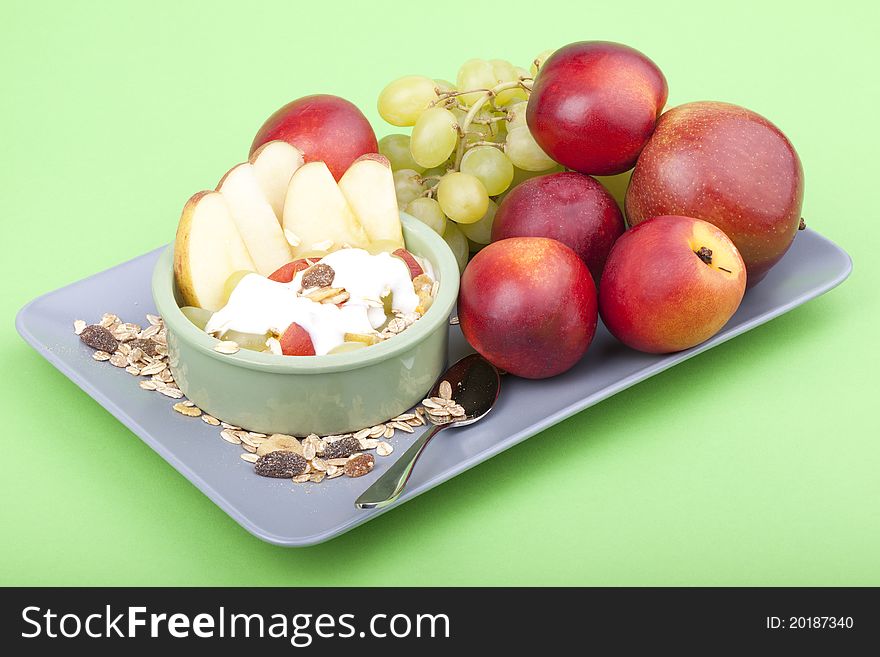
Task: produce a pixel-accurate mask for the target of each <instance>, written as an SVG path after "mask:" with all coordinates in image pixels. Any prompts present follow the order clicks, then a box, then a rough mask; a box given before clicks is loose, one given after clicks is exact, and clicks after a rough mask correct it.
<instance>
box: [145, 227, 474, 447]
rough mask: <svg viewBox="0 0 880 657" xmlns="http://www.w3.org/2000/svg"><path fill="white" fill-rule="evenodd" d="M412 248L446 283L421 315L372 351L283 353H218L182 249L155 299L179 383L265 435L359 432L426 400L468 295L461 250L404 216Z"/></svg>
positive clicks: (201, 402) (167, 264) (208, 407)
mask: <svg viewBox="0 0 880 657" xmlns="http://www.w3.org/2000/svg"><path fill="white" fill-rule="evenodd" d="M401 220H402V222H403V235H404V240H405V241H406V247H407V249H409V250H410V251H412V252H413V253H415V254H417V255H419V256H422V257H423V258H426V259H427V260H428V261H430V262H431V264H432V266H433V267H434V273H435V275H436V276H437V278H438V279H439V281H440V290H439V292H438V294H437V298H436V299H435V300H434V304H433V305H432V306H431V308H430V309H429V310H428V312H427V313H425V315H424V317H422V318H421V319H420V320H419V321H417V322H416V323H415V324H413V325H412V326H411V327H410V328H408V329H407V330H406V331H404V332H403V333H401V334H400V335H397V336H395V337H394V338H392V339H390V340H387V341H385V342H382V343H380V344H377V345H373V346H371V347H367V348H366V349H361V350H359V351H355V352H351V353H343V354H329V355H326V356H276V355H274V354H266V353H258V352H255V351H247V350H244V349H243V350H241V351H239V352H238V353H236V354H233V355H223V354H218V353H217V352H215V351H214V350H213V347H214V345H215V344H217V340H215V339H214V338H212V337H211V336H209V335H207V334H206V333H204V332H203V331H200V330H199V329H198V328H196V326H194V325H193V324H192V323H191V322H190V321H189V320H188V319H187V318H186V316H185V315H184V314H183V313H182V312H181V311H180V306H179V296H178V293H177V290H176V286H175V284H174V274H173V270H172V265H173V261H174V247H173V246H169V247H168V249H166V251H165V252H164V253H163V254H162V256H161V257H160V258H159V262H158V263H157V265H156V268H155V270H154V272H153V299H154V300H155V302H156V308H157V309H158V311H159V314H160V315H161V316H162V317H163V318H164V319H165V324H166V326H167V327H168V353H169V362H170V365H171V371H172V373H173V374H174V380H175V381H176V382H177V384H178V385H179V386H180V389H181V390H182V391H183V392H184V394H186V396H187V397H188V398H189V399H191V400H192V401H193V402H194V403H195V404H196V405H197V406H199V408H201V409H203V410H204V411H205V412H207V413H210V414H211V415H213V416H214V417H217V418H220V419H222V420H224V421H226V422H229V423H231V424H236V425H238V426H241V427H244V428H246V429H250V430H252V431H259V432H262V433H287V434H293V435H298V436H303V435H307V434H310V433H316V434H318V435H330V434H337V433H345V432H349V431H356V430H358V429H362V428H363V427H369V426H372V425H375V424H379V423H380V422H384V421H386V420H388V419H389V418H392V417H394V416H396V415H399V414H400V413H403V412H405V411H406V410H407V409H409V408H411V407H412V406H413V405H415V404H416V403H418V402H419V401H420V400H421V399H422V398H423V395H424V394H425V392H426V391H428V390H430V388H431V386H432V385H433V384H434V382H435V381H436V379H437V377H439V376H440V374H441V373H442V372H443V368H444V366H445V364H446V349H447V340H448V320H449V314H450V313H451V312H452V308H453V306H454V305H455V300H456V298H457V296H458V284H459V274H458V265H457V264H456V261H455V256H454V255H453V254H452V251H451V250H450V249H449V247H448V246H447V244H446V242H445V241H443V238H442V237H440V236H439V235H437V233H435V232H434V231H433V230H431V229H430V228H429V227H428V226H426V225H425V224H423V223H422V222H420V221H418V220H417V219H414V218H413V217H410V216H409V215H406V214H403V213H401Z"/></svg>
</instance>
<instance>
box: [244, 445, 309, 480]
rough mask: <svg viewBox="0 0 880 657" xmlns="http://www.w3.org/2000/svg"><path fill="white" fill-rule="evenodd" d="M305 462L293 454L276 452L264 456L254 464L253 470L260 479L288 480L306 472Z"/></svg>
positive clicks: (306, 463)
mask: <svg viewBox="0 0 880 657" xmlns="http://www.w3.org/2000/svg"><path fill="white" fill-rule="evenodd" d="M307 465H308V461H306V460H305V459H304V458H303V457H302V456H300V455H299V454H295V453H294V452H284V451H276V452H269V453H268V454H264V455H263V456H261V457H260V458H259V459H257V462H256V463H255V464H254V470H255V471H256V473H257V474H258V475H260V476H261V477H275V478H279V479H280V478H283V479H290V478H291V477H295V476H297V475H301V474H302V473H303V472H305V471H306V466H307Z"/></svg>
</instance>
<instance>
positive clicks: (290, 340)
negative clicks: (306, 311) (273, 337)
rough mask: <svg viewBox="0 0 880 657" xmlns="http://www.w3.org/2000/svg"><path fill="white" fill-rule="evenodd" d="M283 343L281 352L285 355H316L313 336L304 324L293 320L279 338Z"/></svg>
mask: <svg viewBox="0 0 880 657" xmlns="http://www.w3.org/2000/svg"><path fill="white" fill-rule="evenodd" d="M278 342H279V343H281V353H282V354H284V355H285V356H314V355H315V345H314V344H313V343H312V337H311V336H310V335H309V332H308V331H306V330H305V329H304V328H303V327H302V326H300V325H299V324H297V323H296V322H293V323H292V324H291V325H290V326H288V327H287V329H286V330H285V331H284V333H283V334H282V335H281V338H280V339H279V340H278Z"/></svg>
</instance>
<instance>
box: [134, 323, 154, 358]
mask: <svg viewBox="0 0 880 657" xmlns="http://www.w3.org/2000/svg"><path fill="white" fill-rule="evenodd" d="M152 328H154V329H156V332H157V333H158V330H159V327H158V326H156V325H155V324H154V325H153V326H152ZM148 330H149V329H148ZM153 335H155V333H154V334H153ZM129 345H131V348H132V349H140V350H141V351H143V352H144V354H146V355H147V356H150V357H153V356H155V355H156V347H157V346H158V345H157V344H156V343H155V342H153V341H152V340H149V339H148V340H140V339H138V340H132V341H131V342H129Z"/></svg>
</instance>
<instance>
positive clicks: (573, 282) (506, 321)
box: [458, 237, 597, 379]
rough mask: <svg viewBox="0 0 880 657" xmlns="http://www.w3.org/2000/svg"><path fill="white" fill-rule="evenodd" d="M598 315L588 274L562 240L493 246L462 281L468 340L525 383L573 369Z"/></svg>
mask: <svg viewBox="0 0 880 657" xmlns="http://www.w3.org/2000/svg"><path fill="white" fill-rule="evenodd" d="M596 312H597V311H596V287H595V285H594V284H593V278H592V277H591V276H590V270H589V269H587V266H586V265H585V264H584V262H583V260H581V259H580V258H579V257H578V255H577V253H575V252H574V251H572V250H571V249H570V248H568V247H567V246H565V244H563V243H562V242H559V241H557V240H552V239H548V238H545V237H512V238H510V239H506V240H501V241H500V242H493V243H492V244H489V245H488V246H487V247H486V248H484V249H483V250H481V251H480V252H479V253H477V254H476V255H475V256H474V258H473V260H471V262H470V264H468V266H467V268H466V269H465V271H464V275H463V276H462V278H461V293H460V295H459V298H458V318H459V320H460V322H461V330H462V332H463V333H464V337H465V338H466V339H467V341H468V342H470V344H471V346H473V348H474V349H476V350H477V351H478V352H479V353H480V354H482V355H483V356H484V357H485V358H486V359H487V360H489V361H490V362H491V363H493V364H494V365H496V366H497V367H500V368H502V369H504V370H507V371H508V372H510V373H511V374H516V375H517V376H522V377H525V378H527V379H544V378H547V377H550V376H554V375H556V374H560V373H562V372H565V371H566V370H568V369H570V368H571V367H573V366H574V365H575V363H577V362H578V361H579V360H580V359H581V357H582V356H583V355H584V353H585V352H586V351H587V347H589V346H590V342H591V341H592V340H593V335H594V334H595V332H596V321H597V314H596Z"/></svg>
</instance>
